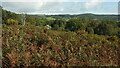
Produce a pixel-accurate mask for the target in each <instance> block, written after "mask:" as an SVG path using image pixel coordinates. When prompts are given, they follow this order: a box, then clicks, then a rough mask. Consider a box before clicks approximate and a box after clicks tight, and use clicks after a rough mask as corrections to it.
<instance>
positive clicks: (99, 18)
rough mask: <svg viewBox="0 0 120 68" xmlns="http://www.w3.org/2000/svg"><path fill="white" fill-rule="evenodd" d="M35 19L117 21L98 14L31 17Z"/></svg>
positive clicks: (110, 16)
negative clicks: (75, 18)
mask: <svg viewBox="0 0 120 68" xmlns="http://www.w3.org/2000/svg"><path fill="white" fill-rule="evenodd" d="M33 16H36V17H42V18H48V17H49V19H50V17H51V19H61V18H62V19H63V18H64V19H71V18H74V17H77V18H89V19H98V20H118V15H102V14H101V15H98V14H91V13H86V14H78V15H69V14H64V15H33Z"/></svg>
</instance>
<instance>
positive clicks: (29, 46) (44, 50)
mask: <svg viewBox="0 0 120 68" xmlns="http://www.w3.org/2000/svg"><path fill="white" fill-rule="evenodd" d="M3 28H4V30H3V43H2V45H3V66H4V67H14V66H83V65H87V66H117V65H118V59H119V58H118V52H117V51H118V46H119V45H120V39H119V38H118V37H117V36H104V35H95V34H88V33H87V32H85V31H84V30H78V31H76V32H69V31H68V32H66V31H54V30H50V29H49V30H48V29H46V28H38V27H29V26H24V27H23V26H18V25H14V26H6V25H4V27H3Z"/></svg>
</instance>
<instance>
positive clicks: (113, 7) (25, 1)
mask: <svg viewBox="0 0 120 68" xmlns="http://www.w3.org/2000/svg"><path fill="white" fill-rule="evenodd" d="M2 7H3V8H4V9H6V10H9V11H12V12H16V13H28V14H82V13H94V14H118V0H109V1H108V0H17V1H15V0H4V1H2Z"/></svg>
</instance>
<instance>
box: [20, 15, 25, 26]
mask: <svg viewBox="0 0 120 68" xmlns="http://www.w3.org/2000/svg"><path fill="white" fill-rule="evenodd" d="M25 20H26V14H25V13H22V14H21V22H22V24H23V26H24V25H25Z"/></svg>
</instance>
